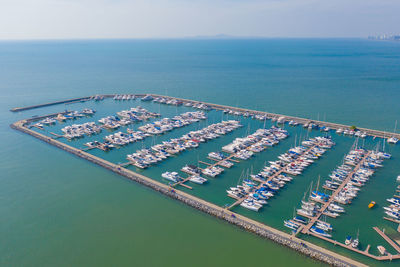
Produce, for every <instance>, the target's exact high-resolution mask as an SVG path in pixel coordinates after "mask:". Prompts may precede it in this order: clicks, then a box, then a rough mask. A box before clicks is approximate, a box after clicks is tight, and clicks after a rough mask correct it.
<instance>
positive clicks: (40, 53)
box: [0, 40, 400, 266]
mask: <svg viewBox="0 0 400 267" xmlns="http://www.w3.org/2000/svg"><path fill="white" fill-rule="evenodd" d="M399 59H400V46H399V44H398V43H391V42H371V41H366V40H223V41H222V40H221V41H217V40H214V41H211V40H208V41H190V40H185V41H184V40H180V41H178V40H176V41H172V40H171V41H74V42H21V43H18V42H17V43H11V42H4V43H0V67H1V69H2V72H1V73H0V77H1V81H2V84H1V85H0V90H1V95H0V97H1V98H0V101H1V107H2V109H1V115H0V121H1V122H2V125H1V133H2V137H3V138H2V140H1V141H0V142H1V147H2V151H1V155H2V156H1V159H2V161H1V163H0V166H1V170H2V175H1V177H0V181H1V182H0V183H1V184H0V185H1V186H0V197H1V205H0V212H1V215H2V216H1V218H2V219H1V223H0V232H1V234H2V237H3V240H5V241H6V242H2V244H1V246H0V255H1V256H2V257H1V261H2V262H1V263H2V265H12V266H15V265H17V266H18V265H23V266H26V265H47V266H53V265H72V264H73V265H83V266H87V265H132V264H135V265H138V266H160V265H163V266H187V265H188V264H190V265H197V266H204V265H212V266H224V265H234V266H236V265H239V264H240V265H242V264H252V265H254V264H263V265H267V264H274V265H280V266H282V265H285V266H286V265H293V264H297V265H300V266H303V265H304V266H309V265H320V263H318V262H315V261H312V260H310V259H308V258H306V257H304V256H302V255H299V254H297V253H295V252H293V251H291V250H289V249H286V248H284V247H281V246H279V245H276V244H274V243H272V242H270V241H268V240H263V239H260V238H258V237H256V236H254V235H252V234H249V233H246V232H243V231H241V230H239V229H237V228H236V227H233V226H231V225H229V224H227V223H224V222H222V221H219V220H216V219H214V218H212V217H210V216H207V215H204V214H202V213H200V212H198V211H196V210H193V209H191V208H188V207H186V206H184V205H183V204H181V203H179V202H177V201H173V200H170V199H168V198H166V197H164V196H161V195H159V194H158V193H156V192H153V191H151V190H149V189H147V188H144V187H142V186H140V185H137V184H135V183H133V182H129V181H127V180H125V179H123V178H122V177H119V176H118V175H115V174H113V173H110V172H108V171H106V170H103V169H102V168H100V167H97V166H94V165H93V164H90V163H88V162H85V161H83V160H81V159H78V158H76V157H73V156H71V155H69V154H67V153H65V152H63V151H60V150H58V149H56V148H53V147H51V146H48V145H46V144H44V143H42V142H40V141H38V140H35V139H34V138H32V137H29V136H26V135H24V134H21V133H19V132H15V131H13V130H11V129H10V128H9V127H8V124H9V123H11V122H13V121H15V120H18V119H21V118H26V117H30V116H32V115H40V114H46V113H50V112H56V111H60V110H64V109H82V108H83V107H93V108H95V109H96V110H97V111H98V112H97V114H96V115H95V117H93V118H87V119H86V118H85V119H80V120H79V121H76V122H77V123H81V122H84V121H91V120H95V119H98V118H100V117H102V116H105V115H111V114H113V113H115V112H116V111H119V110H122V109H126V108H128V107H132V106H136V105H142V106H144V107H146V108H147V109H149V110H151V111H155V112H160V113H162V114H163V116H166V117H167V116H173V115H176V114H179V113H182V112H184V111H186V110H190V109H189V108H185V107H179V108H175V107H171V106H165V105H158V104H154V103H143V102H139V101H132V102H128V101H126V102H121V103H115V101H113V100H106V101H103V102H99V103H95V102H91V103H84V104H82V103H78V104H74V105H59V106H51V107H47V108H43V109H38V110H32V111H27V112H22V113H17V114H14V113H10V112H8V109H9V108H11V107H15V106H23V105H29V104H36V103H44V102H48V101H52V100H60V99H65V98H70V97H80V96H85V95H92V94H96V93H114V92H120V93H124V92H126V93H128V92H129V93H141V92H152V93H159V94H168V95H173V96H179V97H186V98H190V99H199V100H204V101H209V102H214V103H220V104H227V105H232V106H241V107H248V108H253V109H259V110H266V111H271V112H277V113H282V114H290V115H297V116H304V117H309V118H313V119H317V118H318V117H319V118H320V119H321V120H322V119H326V120H329V121H334V122H340V123H347V124H355V125H358V126H364V127H370V128H376V129H382V130H392V129H393V127H394V121H395V120H396V119H398V118H399V117H400V116H399V115H400V113H399V111H398V99H399V98H398V97H399V96H400V90H399V89H400V85H399V83H400V61H399ZM221 118H222V115H221V113H219V112H215V111H213V112H210V113H209V119H208V121H207V122H202V123H199V124H194V125H191V126H188V127H183V128H181V129H177V130H174V131H172V132H171V133H168V134H166V135H163V136H160V137H157V138H148V139H147V140H146V141H145V142H144V143H143V144H142V143H137V144H132V145H129V146H126V147H124V148H121V149H118V150H115V151H112V152H109V153H104V152H103V151H99V150H98V151H93V152H91V153H93V154H95V155H99V156H101V157H103V158H106V159H108V160H110V161H113V162H125V161H126V159H125V156H126V154H127V153H132V152H133V151H135V150H136V149H138V148H141V147H142V146H149V145H151V144H153V143H158V142H161V141H162V140H165V139H169V138H172V137H176V136H180V135H182V134H184V133H186V132H188V131H190V130H193V129H197V128H199V127H204V126H205V125H207V123H208V124H209V123H214V122H217V121H220V120H221ZM225 118H228V117H225ZM230 118H233V117H230ZM241 120H242V123H243V124H244V125H245V127H243V128H241V129H238V130H236V131H235V132H233V133H231V134H229V135H227V136H225V137H223V138H220V139H216V140H213V141H212V142H209V143H207V144H204V145H201V146H200V147H199V148H198V149H195V150H191V151H187V152H184V153H183V154H182V155H180V156H178V157H175V158H172V159H168V160H167V161H165V162H163V163H161V164H160V165H158V166H157V167H155V168H151V169H149V170H145V171H143V173H144V174H145V175H148V176H150V177H152V178H154V179H157V180H159V181H162V180H161V179H160V174H161V173H162V172H163V171H165V170H171V171H172V170H178V169H179V168H180V167H182V166H183V165H184V164H186V163H196V162H197V159H200V160H204V161H205V160H206V155H207V153H208V152H210V151H215V150H218V149H220V148H221V146H223V145H225V144H227V143H229V142H230V141H231V140H233V139H234V138H236V137H238V136H243V135H245V134H246V132H247V131H248V129H249V128H250V132H252V131H254V130H256V129H257V128H259V127H262V126H263V123H262V122H259V121H256V120H250V119H246V120H245V119H241ZM270 125H271V122H268V123H267V126H270ZM61 127H62V126H61V125H58V124H57V125H56V126H53V127H52V128H51V131H54V132H59V129H60V128H61ZM135 127H137V125H134V128H135ZM286 128H287V129H288V130H289V131H290V134H291V136H290V138H288V139H286V140H284V141H282V142H281V143H280V144H279V145H278V146H277V147H274V148H271V149H268V150H266V151H264V152H262V153H260V154H257V155H256V156H255V157H254V158H252V159H251V160H249V161H246V162H242V163H240V164H237V165H236V166H235V167H233V168H232V169H230V170H228V171H226V172H225V173H224V174H223V175H221V176H220V177H218V178H216V179H212V180H210V183H209V184H207V185H204V186H197V185H194V186H193V187H194V190H186V189H182V190H184V191H188V192H189V191H190V193H192V194H194V195H196V196H199V197H202V198H204V199H206V200H209V201H212V202H214V203H216V204H218V205H224V204H227V203H231V202H232V200H231V199H230V198H228V197H227V196H226V193H225V190H226V188H227V187H229V186H232V185H235V184H236V183H237V181H238V178H239V176H240V174H241V172H242V170H246V169H250V168H253V169H254V171H255V172H258V171H259V170H260V168H261V167H262V166H263V164H264V162H265V161H266V160H274V159H276V157H277V156H278V155H279V154H280V153H283V152H284V151H286V150H287V149H288V148H290V147H291V146H293V145H294V142H295V141H294V140H295V137H296V136H297V137H298V138H299V137H300V136H305V135H306V134H307V132H306V131H305V130H304V129H303V128H301V127H296V128H288V127H286ZM105 134H106V132H103V133H102V134H100V135H98V136H94V137H91V138H84V139H81V140H78V141H74V142H71V144H72V145H74V146H77V147H82V145H83V143H85V142H87V141H89V140H92V139H93V140H99V139H100V138H101V137H102V136H104V135H105ZM309 134H310V135H320V134H321V133H319V132H317V131H314V132H311V133H309ZM333 138H334V141H335V142H336V143H337V146H335V147H334V148H333V149H331V150H329V151H328V152H327V153H326V155H325V156H324V157H323V158H321V159H320V160H318V161H317V162H316V163H315V164H313V165H312V166H311V167H310V168H308V169H307V170H306V171H305V172H304V174H303V175H301V176H299V177H298V178H296V180H295V181H294V182H293V183H291V184H289V185H288V186H287V188H285V189H284V190H282V191H281V192H280V193H279V194H278V196H277V197H275V198H274V199H272V200H271V201H269V204H268V206H267V207H265V208H264V209H263V210H262V211H261V212H260V213H254V212H251V211H246V210H244V209H241V208H240V207H238V208H235V209H234V211H235V212H239V213H241V214H244V215H246V216H249V217H251V218H253V219H256V220H259V221H262V222H264V223H266V224H268V225H271V226H273V227H276V228H278V229H281V230H284V231H286V229H284V227H283V225H282V220H283V219H287V218H289V217H291V216H292V213H293V207H294V206H297V205H298V203H299V201H300V200H301V198H302V196H303V192H304V191H305V190H306V189H307V188H308V186H309V185H310V182H311V181H314V182H315V181H316V180H317V178H318V175H320V176H321V178H324V177H327V175H328V174H329V173H330V171H331V170H333V169H334V167H335V166H336V165H337V164H339V163H340V162H341V160H342V158H343V155H344V154H345V153H347V152H348V151H349V149H350V147H351V146H352V144H353V142H354V138H350V137H342V136H337V135H335V134H333ZM66 142H68V141H66ZM377 142H378V140H372V139H368V140H366V143H365V145H366V146H367V147H370V148H373V147H374V146H375V145H376V143H377ZM386 149H387V151H388V152H390V153H392V155H393V159H391V160H387V161H385V163H384V167H383V168H382V169H380V170H378V171H377V173H376V174H375V175H374V176H373V177H372V179H371V181H370V182H369V183H368V184H367V185H366V186H365V187H364V189H363V191H362V193H360V194H359V196H358V197H357V199H356V200H355V201H354V202H353V204H352V205H350V206H347V207H346V214H345V215H343V216H341V217H340V218H338V219H332V220H329V222H331V223H332V224H333V226H334V228H335V232H334V234H333V235H334V236H333V238H335V239H337V240H339V241H343V240H344V238H345V236H346V235H347V234H351V235H355V234H356V232H357V230H358V229H360V240H361V246H362V247H364V248H365V247H366V245H367V244H371V246H372V247H371V252H373V253H377V252H376V249H375V248H376V245H378V244H383V245H385V247H386V248H388V249H389V246H388V245H387V244H384V242H383V241H382V238H380V237H379V236H378V235H377V234H376V233H375V232H374V231H373V230H372V227H373V226H379V227H381V228H386V229H387V231H388V233H390V231H392V232H393V228H394V227H395V225H394V224H392V223H390V222H386V221H384V220H383V219H382V216H383V209H382V207H383V205H385V204H386V203H385V199H386V198H388V197H391V196H392V195H393V193H394V187H395V185H396V182H395V177H396V176H397V175H398V174H399V173H400V164H399V163H398V162H399V161H398V159H399V158H400V151H399V149H398V147H396V146H386ZM371 200H375V201H377V203H378V205H377V207H376V208H375V209H374V210H368V209H366V205H367V204H368V203H369V201H371ZM310 241H312V242H315V243H317V244H321V245H323V246H325V247H327V248H331V247H330V246H329V245H328V244H326V243H324V242H321V241H319V240H315V239H310ZM331 249H333V250H335V251H337V252H340V253H343V254H345V255H349V256H351V257H352V258H356V259H359V260H362V261H363V262H365V263H367V264H371V265H377V264H378V263H377V262H375V261H370V260H367V259H365V258H363V257H360V256H357V255H354V254H349V252H346V251H343V250H341V249H339V248H336V247H335V248H331ZM391 264H392V265H393V264H396V263H391Z"/></svg>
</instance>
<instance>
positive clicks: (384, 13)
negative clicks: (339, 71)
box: [0, 0, 400, 39]
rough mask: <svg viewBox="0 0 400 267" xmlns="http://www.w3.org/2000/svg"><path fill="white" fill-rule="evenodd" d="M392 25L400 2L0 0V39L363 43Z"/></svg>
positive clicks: (394, 29) (398, 19) (393, 29)
mask: <svg viewBox="0 0 400 267" xmlns="http://www.w3.org/2000/svg"><path fill="white" fill-rule="evenodd" d="M399 25H400V0H247V1H240V0H146V1H142V0H0V39H58V38H63V39H65V38H174V37H188V36H196V35H216V34H221V33H223V34H228V35H234V36H259V37H365V36H368V35H373V34H380V33H389V34H390V33H399Z"/></svg>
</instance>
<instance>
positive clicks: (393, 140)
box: [387, 121, 399, 144]
mask: <svg viewBox="0 0 400 267" xmlns="http://www.w3.org/2000/svg"><path fill="white" fill-rule="evenodd" d="M396 128H397V121H396V122H395V124H394V131H393V132H394V133H396ZM398 141H399V139H398V138H396V137H394V136H392V137H390V138H388V140H387V142H388V143H389V144H397V142H398Z"/></svg>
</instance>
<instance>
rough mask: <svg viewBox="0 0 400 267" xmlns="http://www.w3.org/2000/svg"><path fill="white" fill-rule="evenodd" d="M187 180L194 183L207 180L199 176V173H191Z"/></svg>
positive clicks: (201, 182)
mask: <svg viewBox="0 0 400 267" xmlns="http://www.w3.org/2000/svg"><path fill="white" fill-rule="evenodd" d="M189 181H191V182H193V183H196V184H204V183H205V182H207V179H206V178H203V177H201V176H200V175H192V176H190V179H189Z"/></svg>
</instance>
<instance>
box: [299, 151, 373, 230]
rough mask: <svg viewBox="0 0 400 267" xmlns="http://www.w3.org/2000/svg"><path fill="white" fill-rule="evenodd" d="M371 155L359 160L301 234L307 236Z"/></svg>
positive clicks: (368, 153)
mask: <svg viewBox="0 0 400 267" xmlns="http://www.w3.org/2000/svg"><path fill="white" fill-rule="evenodd" d="M370 154H371V151H368V152H367V153H366V154H365V155H364V156H363V158H362V159H361V160H360V162H359V163H358V164H357V165H356V167H355V168H354V169H353V170H352V171H351V172H350V173H349V174H348V175H347V177H346V178H345V179H344V180H343V182H342V183H341V184H340V186H339V187H338V188H337V189H336V190H335V191H334V192H333V193H332V195H331V196H330V198H329V200H328V201H327V202H325V203H324V205H323V206H322V207H321V209H320V210H319V211H318V212H317V214H316V215H315V216H314V217H312V219H311V220H310V221H309V222H308V224H307V225H306V226H304V227H303V229H302V231H301V232H302V233H303V234H308V233H309V232H310V228H311V227H312V226H313V225H314V223H315V222H316V221H317V220H319V218H320V217H321V215H322V214H323V213H324V212H325V210H326V209H327V208H328V206H329V205H330V204H331V203H332V202H334V201H335V197H336V196H337V195H338V194H339V192H340V191H342V189H343V187H345V186H346V184H347V183H348V182H349V181H350V180H351V178H352V177H353V175H354V173H356V172H357V171H358V169H359V168H360V167H361V166H362V165H363V164H364V162H365V160H366V159H367V158H368V156H369V155H370Z"/></svg>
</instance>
